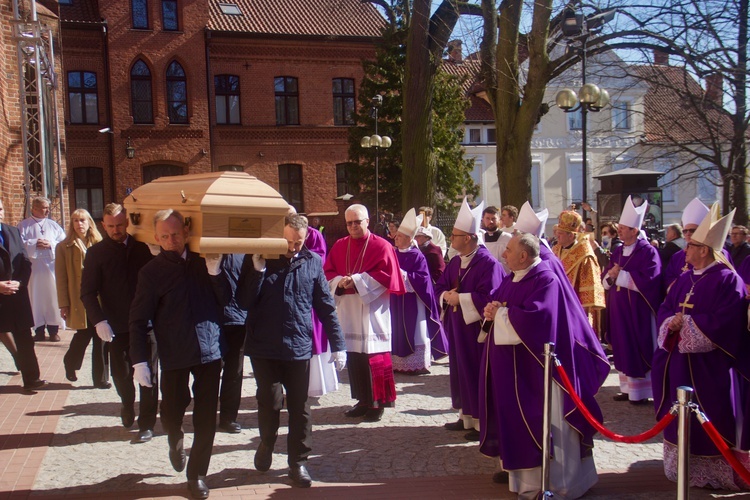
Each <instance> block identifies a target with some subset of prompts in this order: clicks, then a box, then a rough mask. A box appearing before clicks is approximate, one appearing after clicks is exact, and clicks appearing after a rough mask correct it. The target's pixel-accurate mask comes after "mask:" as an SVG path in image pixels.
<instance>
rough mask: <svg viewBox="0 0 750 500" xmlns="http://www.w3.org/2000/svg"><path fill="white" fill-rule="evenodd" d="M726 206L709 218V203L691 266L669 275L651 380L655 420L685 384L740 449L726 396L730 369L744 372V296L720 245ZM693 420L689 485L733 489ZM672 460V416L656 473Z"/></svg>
mask: <svg viewBox="0 0 750 500" xmlns="http://www.w3.org/2000/svg"><path fill="white" fill-rule="evenodd" d="M734 213H735V211H734V210H732V212H731V213H729V214H728V215H727V216H725V217H723V218H721V219H719V220H717V219H718V218H719V207H718V204H717V203H715V204H714V207H712V209H711V211H710V213H709V214H708V215H707V216H706V217H705V218H704V220H703V221H702V222H701V224H700V225H699V226H698V228H697V229H696V231H695V232H694V233H693V236H692V239H691V241H690V243H688V246H687V248H686V249H685V254H686V261H687V262H688V263H689V264H690V265H691V266H692V269H691V270H690V271H688V272H685V273H683V274H681V275H680V276H679V277H678V278H677V281H675V283H674V284H673V285H672V287H671V288H670V290H669V293H668V294H667V298H666V299H665V300H664V303H663V304H662V305H661V307H660V308H659V313H658V316H657V322H656V324H657V328H658V329H659V330H658V333H659V335H658V340H657V349H656V352H655V353H654V359H653V380H652V383H653V391H654V403H655V407H656V418H657V420H660V419H661V418H662V417H664V416H665V415H666V414H667V413H668V412H669V411H670V409H671V408H672V404H673V402H674V401H675V399H677V388H678V387H680V386H690V387H692V388H693V391H694V396H695V397H694V401H699V402H700V409H701V411H703V412H705V413H706V415H709V417H710V418H711V423H712V424H713V425H714V427H716V430H717V431H718V432H719V434H721V436H722V437H723V438H724V440H726V441H727V442H729V443H732V444H733V445H734V447H735V448H736V449H740V450H747V449H748V445H747V441H748V438H747V437H746V433H745V432H743V433H738V432H737V423H736V421H735V415H739V414H741V411H738V410H741V409H740V406H741V404H742V403H740V401H739V398H737V400H735V398H734V396H733V392H734V391H733V389H734V388H735V384H734V382H733V380H732V379H733V373H732V368H735V369H737V370H738V371H739V372H740V373H741V374H742V375H744V376H745V377H747V376H748V353H747V350H746V349H747V343H746V341H745V340H744V337H746V336H747V324H746V315H745V311H746V307H747V302H746V301H745V299H744V296H745V289H744V286H743V283H742V280H741V279H740V277H739V276H738V275H737V273H735V272H734V271H733V270H732V268H731V267H730V266H729V265H728V262H727V261H726V258H725V257H724V255H723V254H722V252H721V250H722V247H723V245H724V240H725V238H726V235H727V232H728V230H729V226H730V225H731V222H732V217H733V216H734ZM745 385H746V384H745ZM740 387H742V385H740ZM745 411H746V410H745ZM695 424H696V425H695V426H694V427H693V429H694V431H691V432H690V444H689V449H690V454H691V457H690V486H692V487H698V488H712V489H726V490H737V489H740V488H741V487H742V486H741V484H740V483H738V482H737V480H736V479H735V477H734V475H733V474H732V470H731V468H729V467H727V466H726V462H724V459H723V457H722V456H721V454H720V453H719V450H718V449H717V448H716V446H715V445H714V444H713V442H712V441H711V439H710V437H709V436H708V434H706V433H705V432H703V431H702V430H700V429H696V428H695V427H696V426H697V422H696V423H695ZM740 436H743V437H740ZM738 440H739V442H738ZM742 441H746V442H745V443H743V442H742ZM677 462H678V460H677V422H672V423H671V424H670V425H669V426H668V427H667V428H666V429H664V473H665V474H666V476H667V478H668V479H670V480H672V481H677Z"/></svg>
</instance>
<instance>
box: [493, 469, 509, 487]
mask: <svg viewBox="0 0 750 500" xmlns="http://www.w3.org/2000/svg"><path fill="white" fill-rule="evenodd" d="M492 482H493V483H496V484H508V471H504V470H501V471H497V472H495V473H494V474H492Z"/></svg>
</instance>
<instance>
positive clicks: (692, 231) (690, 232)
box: [682, 229, 695, 234]
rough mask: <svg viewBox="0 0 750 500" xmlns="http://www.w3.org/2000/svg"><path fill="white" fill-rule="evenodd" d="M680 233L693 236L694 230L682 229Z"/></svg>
mask: <svg viewBox="0 0 750 500" xmlns="http://www.w3.org/2000/svg"><path fill="white" fill-rule="evenodd" d="M682 232H683V233H685V234H693V233H694V232H695V229H683V230H682Z"/></svg>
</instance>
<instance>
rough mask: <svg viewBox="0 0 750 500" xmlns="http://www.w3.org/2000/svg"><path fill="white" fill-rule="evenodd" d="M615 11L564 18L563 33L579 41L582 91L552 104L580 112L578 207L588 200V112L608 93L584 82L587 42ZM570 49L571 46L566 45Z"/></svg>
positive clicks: (572, 13) (571, 12)
mask: <svg viewBox="0 0 750 500" xmlns="http://www.w3.org/2000/svg"><path fill="white" fill-rule="evenodd" d="M615 12H616V10H610V11H605V12H600V13H597V14H595V15H593V16H591V17H589V18H586V17H585V16H583V15H582V14H576V13H575V11H574V10H572V9H567V10H566V12H565V15H564V18H563V28H562V29H563V34H564V35H565V36H568V37H571V38H573V40H578V41H580V44H581V47H580V49H579V50H580V54H581V88H580V89H579V90H578V93H576V92H575V90H572V89H567V88H566V89H563V90H561V91H560V92H558V93H557V96H556V97H555V102H556V103H557V106H558V107H559V108H560V109H562V110H563V111H564V112H566V113H574V112H576V111H578V110H580V111H581V179H582V180H581V188H582V189H581V205H583V204H584V203H586V202H587V201H588V199H587V198H588V159H587V153H588V150H587V148H588V113H589V111H592V112H595V113H596V112H599V111H601V109H602V108H603V107H604V106H606V105H607V104H609V92H607V91H606V90H605V89H603V88H600V87H599V86H597V85H595V84H593V83H586V42H587V41H588V38H589V36H590V35H591V34H592V33H595V32H597V31H599V29H600V28H601V27H602V25H604V24H605V23H607V22H609V21H611V20H612V19H613V18H614V15H615ZM568 47H569V48H572V47H571V45H568ZM581 213H582V214H583V217H584V220H585V219H586V210H585V209H584V208H583V206H581Z"/></svg>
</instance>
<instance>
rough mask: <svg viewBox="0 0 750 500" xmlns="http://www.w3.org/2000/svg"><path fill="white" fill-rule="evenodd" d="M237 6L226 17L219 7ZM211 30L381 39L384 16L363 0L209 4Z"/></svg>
mask: <svg viewBox="0 0 750 500" xmlns="http://www.w3.org/2000/svg"><path fill="white" fill-rule="evenodd" d="M222 3H231V4H236V5H237V6H238V7H239V8H240V10H241V11H242V15H241V16H238V15H227V14H224V13H223V12H222V11H221V8H220V6H219V4H222ZM209 13H210V14H209V15H210V17H209V22H208V28H209V29H211V30H214V31H229V32H237V33H252V34H263V35H307V36H321V35H322V36H347V37H379V36H380V31H381V29H382V28H383V26H384V25H385V20H384V19H383V16H381V15H380V13H379V12H378V11H377V9H376V8H375V7H374V6H373V5H372V4H370V3H366V2H361V1H360V0H209Z"/></svg>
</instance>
